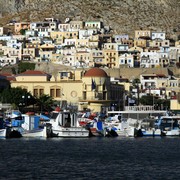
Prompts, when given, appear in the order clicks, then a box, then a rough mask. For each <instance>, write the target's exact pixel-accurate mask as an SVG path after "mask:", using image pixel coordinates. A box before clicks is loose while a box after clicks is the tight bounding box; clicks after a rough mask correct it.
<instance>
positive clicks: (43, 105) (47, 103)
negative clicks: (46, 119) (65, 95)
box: [36, 94, 54, 113]
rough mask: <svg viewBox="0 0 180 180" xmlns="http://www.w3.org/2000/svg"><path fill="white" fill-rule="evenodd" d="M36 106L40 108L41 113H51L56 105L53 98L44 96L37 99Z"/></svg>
mask: <svg viewBox="0 0 180 180" xmlns="http://www.w3.org/2000/svg"><path fill="white" fill-rule="evenodd" d="M36 104H37V105H38V106H39V109H40V111H41V113H42V112H43V111H48V112H49V111H51V110H52V106H53V104H54V101H53V98H52V97H51V96H49V95H47V94H42V95H41V96H40V97H37V98H36Z"/></svg>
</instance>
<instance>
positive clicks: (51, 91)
mask: <svg viewBox="0 0 180 180" xmlns="http://www.w3.org/2000/svg"><path fill="white" fill-rule="evenodd" d="M50 96H51V97H54V96H55V94H54V89H50Z"/></svg>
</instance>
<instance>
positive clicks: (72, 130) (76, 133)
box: [52, 127, 89, 138]
mask: <svg viewBox="0 0 180 180" xmlns="http://www.w3.org/2000/svg"><path fill="white" fill-rule="evenodd" d="M52 132H53V134H55V135H56V136H57V137H67V138H72V137H73V138H82V137H89V131H88V130H86V129H84V128H81V127H69V128H63V127H57V128H54V129H52Z"/></svg>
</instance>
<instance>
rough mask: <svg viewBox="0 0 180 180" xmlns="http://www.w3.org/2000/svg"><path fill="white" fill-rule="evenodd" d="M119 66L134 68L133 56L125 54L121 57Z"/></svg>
mask: <svg viewBox="0 0 180 180" xmlns="http://www.w3.org/2000/svg"><path fill="white" fill-rule="evenodd" d="M119 65H120V66H121V65H127V66H128V67H134V58H133V55H131V54H128V53H125V54H122V55H121V56H120V57H119Z"/></svg>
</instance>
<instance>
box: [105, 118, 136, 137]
mask: <svg viewBox="0 0 180 180" xmlns="http://www.w3.org/2000/svg"><path fill="white" fill-rule="evenodd" d="M110 119H111V120H110ZM110 119H109V118H107V119H106V120H105V125H106V127H107V129H108V130H114V131H115V132H116V133H117V135H118V136H123V137H134V136H136V133H137V132H138V128H136V127H137V126H138V122H137V120H136V119H131V118H128V119H127V118H122V119H120V118H119V116H118V115H115V116H114V117H111V118H110Z"/></svg>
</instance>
